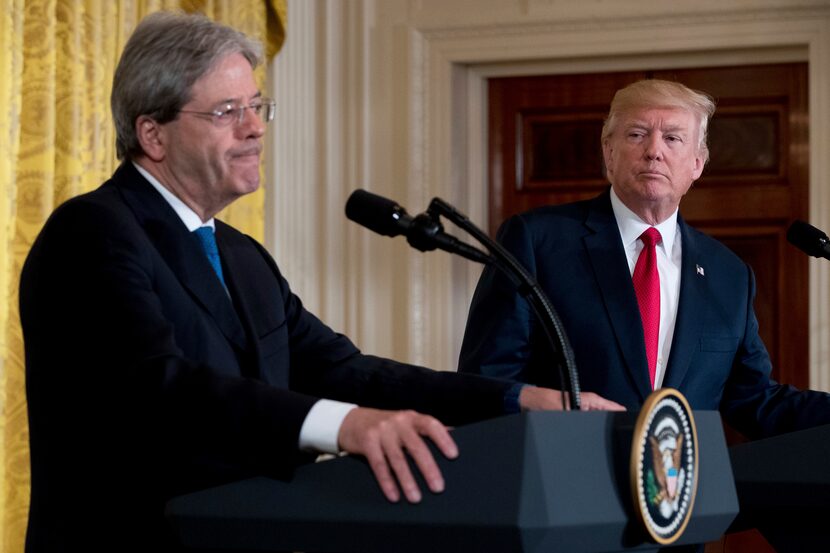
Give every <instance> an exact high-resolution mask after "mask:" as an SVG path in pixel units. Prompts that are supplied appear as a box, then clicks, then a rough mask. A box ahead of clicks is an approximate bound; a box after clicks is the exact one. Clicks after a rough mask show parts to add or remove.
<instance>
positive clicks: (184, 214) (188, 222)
mask: <svg viewBox="0 0 830 553" xmlns="http://www.w3.org/2000/svg"><path fill="white" fill-rule="evenodd" d="M132 164H133V165H134V166H135V168H136V170H138V172H139V173H141V176H142V177H144V178H145V179H147V182H149V183H150V184H151V185H153V188H155V189H156V190H158V193H159V194H161V197H162V198H164V199H165V201H167V203H168V204H170V207H172V208H173V211H175V212H176V215H178V216H179V219H181V220H182V223H184V226H186V227H187V230H189V231H190V232H193V231H194V230H196V229H197V228H199V227H210V228H212V229H214V230H216V223H215V222H214V220H213V217H211V218H210V219H208V220H207V221H205V222H204V223H203V222H202V220H201V219H200V218H199V216H198V215H196V212H195V211H193V210H192V209H190V208H189V207H188V206H187V204H186V203H184V202H183V201H181V200H180V199H179V198H178V196H176V195H175V194H173V193H172V192H170V190H168V189H167V188H166V187H165V186H164V185H163V184H161V183H160V182H159V181H158V179H156V178H155V177H154V176H153V175H151V174H150V173H149V172H148V171H147V170H146V169H145V168H144V167H142V166H141V165H139V164H138V163H136V162H135V161H133V162H132Z"/></svg>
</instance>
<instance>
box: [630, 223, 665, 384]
mask: <svg viewBox="0 0 830 553" xmlns="http://www.w3.org/2000/svg"><path fill="white" fill-rule="evenodd" d="M640 240H642V241H643V244H644V247H643V251H641V252H640V257H638V258H637V265H635V266H634V275H633V276H632V277H631V278H632V280H633V281H634V292H635V293H636V294H637V303H638V304H639V306H640V318H641V319H642V320H643V335H644V336H645V339H646V358H647V359H648V376H649V379H650V380H651V388H652V389H654V374H655V372H656V370H657V341H658V339H659V333H660V275H658V274H657V251H656V250H655V246H656V245H657V244H659V243H660V242H661V241H662V240H663V238H662V237H661V236H660V231H658V230H657V229H656V228H654V227H651V228H649V229H647V230H646V231H645V232H644V233H643V234H641V235H640Z"/></svg>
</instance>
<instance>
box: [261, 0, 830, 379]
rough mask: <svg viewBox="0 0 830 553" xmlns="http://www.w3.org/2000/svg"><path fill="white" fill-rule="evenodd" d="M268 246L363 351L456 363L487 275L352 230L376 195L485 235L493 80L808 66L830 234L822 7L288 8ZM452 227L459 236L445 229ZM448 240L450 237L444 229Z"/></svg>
mask: <svg viewBox="0 0 830 553" xmlns="http://www.w3.org/2000/svg"><path fill="white" fill-rule="evenodd" d="M288 8H289V9H288V17H289V20H288V38H287V41H286V45H285V47H284V49H283V51H282V52H281V53H280V55H279V56H278V59H277V60H276V62H275V64H274V66H273V68H272V69H273V70H272V75H271V77H272V81H273V83H274V85H273V86H274V96H275V98H276V99H277V102H278V113H277V121H276V125H275V134H276V136H275V137H274V138H275V139H274V140H273V141H272V143H273V151H272V154H271V156H270V158H271V160H270V161H271V166H270V167H269V179H268V184H267V186H268V202H269V203H268V225H267V229H268V231H267V232H268V238H267V244H268V246H269V248H270V249H271V250H272V252H274V253H275V255H276V257H277V260H278V261H279V262H280V264H281V267H282V269H283V270H284V272H285V273H286V275H287V276H288V278H289V281H290V282H291V283H292V285H293V287H294V289H295V290H296V291H297V292H298V293H299V294H300V295H301V297H303V298H304V300H305V302H306V304H307V305H308V306H309V307H310V308H311V309H312V310H313V311H314V312H316V313H317V314H318V315H320V317H321V318H322V319H323V320H325V321H326V322H328V323H329V324H331V325H332V326H333V327H335V328H336V329H338V330H340V331H342V332H345V333H346V334H348V335H349V336H351V337H352V338H353V339H354V340H355V342H356V343H357V344H358V345H359V346H360V347H361V348H362V349H363V350H364V351H367V352H371V353H376V354H380V355H387V356H392V357H395V358H398V359H401V360H405V361H410V362H414V363H421V364H426V365H429V366H432V367H434V368H439V369H454V367H455V362H456V359H457V352H458V348H459V347H460V342H461V337H462V335H463V329H464V321H465V318H466V309H467V305H468V303H469V299H470V297H471V295H472V290H473V286H474V284H475V281H476V279H477V276H478V273H479V272H480V268H479V267H476V266H474V265H473V264H472V263H469V262H466V261H464V260H459V259H453V258H451V257H450V256H449V255H448V254H445V253H442V252H431V253H427V254H422V253H419V252H415V251H413V250H410V249H409V247H408V246H407V245H406V243H405V241H404V239H403V238H400V237H399V238H395V239H389V238H384V237H380V236H376V235H372V234H371V233H370V232H369V231H367V230H365V229H362V228H360V227H358V226H357V225H355V224H354V223H351V222H349V221H347V220H346V218H345V216H344V215H343V206H344V205H345V201H346V199H347V198H348V195H349V193H350V192H351V191H352V190H354V189H356V188H366V189H369V190H372V191H374V192H376V193H379V194H382V195H385V196H388V197H391V198H393V199H396V200H397V201H399V202H400V203H401V204H402V205H404V206H405V207H407V208H408V209H409V211H410V212H411V213H417V212H420V211H422V210H423V209H425V208H426V206H427V205H428V203H429V200H430V199H431V198H432V197H434V196H440V197H442V198H444V199H446V200H448V201H450V202H451V203H453V204H455V205H457V206H458V207H460V208H461V209H462V211H465V212H466V213H467V214H468V215H469V216H470V218H471V219H472V220H473V221H474V222H476V223H477V224H478V225H479V226H480V227H483V228H486V226H487V221H486V193H485V191H486V147H485V145H486V136H485V131H486V121H485V113H486V109H485V108H486V88H485V84H486V79H487V78H488V77H491V76H496V75H508V74H509V75H515V74H540V73H574V72H593V71H605V70H628V69H644V68H658V67H679V66H702V65H724V64H736V63H766V62H778V61H796V60H804V61H807V62H808V63H809V67H810V69H809V86H810V89H809V95H810V106H809V107H810V149H811V152H813V155H812V156H811V157H810V198H811V213H810V215H811V217H810V220H811V222H812V223H813V224H815V225H816V226H819V227H821V228H828V227H830V194H828V183H830V159H827V157H828V156H826V155H821V153H822V152H830V125H828V123H830V71H828V69H830V1H828V0H675V1H673V2H662V1H659V0H616V1H614V2H610V1H607V0H513V1H508V0H411V1H405V0H289V2H288ZM448 227H450V225H448ZM448 230H451V231H452V230H453V229H452V228H448ZM824 265H825V264H822V263H820V262H817V261H816V260H812V261H811V267H810V299H811V311H810V329H809V332H810V342H811V348H810V359H811V367H810V378H811V383H812V386H813V387H816V388H821V389H825V390H830V351H828V348H829V347H830V346H827V345H826V344H830V339H829V338H830V273H828V268H826V267H825V266H824Z"/></svg>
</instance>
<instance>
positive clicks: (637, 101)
mask: <svg viewBox="0 0 830 553" xmlns="http://www.w3.org/2000/svg"><path fill="white" fill-rule="evenodd" d="M637 108H680V109H685V110H688V111H690V112H692V114H693V115H694V116H695V118H697V121H698V124H699V125H700V127H699V129H698V145H697V147H698V152H699V153H700V155H701V157H702V158H703V162H704V163H706V162H707V161H709V147H708V146H707V145H706V139H707V134H706V133H707V128H708V125H709V119H710V118H711V117H712V115H713V114H714V113H715V101H714V100H713V99H712V97H711V96H709V95H708V94H706V93H704V92H700V91H698V90H692V89H691V88H689V87H687V86H685V85H682V84H680V83H676V82H672V81H662V80H659V79H645V80H642V81H637V82H636V83H633V84H630V85H628V86H627V87H625V88H622V89H620V90H618V91H617V93H616V94H614V99H613V100H612V101H611V110H610V111H609V112H608V117H607V118H606V119H605V124H604V125H603V126H602V141H603V143H604V142H605V141H606V140H607V139H608V138H609V137H610V136H611V135H612V134H613V133H614V130H615V128H616V124H617V117H618V116H619V115H620V114H621V113H623V112H626V111H629V110H631V109H637Z"/></svg>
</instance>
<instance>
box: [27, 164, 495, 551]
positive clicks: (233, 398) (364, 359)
mask: <svg viewBox="0 0 830 553" xmlns="http://www.w3.org/2000/svg"><path fill="white" fill-rule="evenodd" d="M216 238H217V242H218V246H219V251H220V255H221V258H222V263H223V270H224V275H225V280H226V282H227V287H228V290H227V292H226V290H225V289H224V288H223V287H222V285H221V284H220V282H219V280H218V279H217V277H216V275H215V273H214V272H213V269H212V267H211V266H210V264H209V262H208V260H207V259H206V257H205V255H204V254H203V253H202V251H201V249H200V247H199V245H198V243H197V241H196V238H195V237H194V236H192V235H191V233H189V232H188V231H187V229H186V227H185V226H184V224H183V223H182V222H181V220H180V219H179V217H178V216H177V215H176V214H175V212H174V211H173V209H172V208H171V207H170V206H169V205H168V204H167V202H166V201H165V200H164V199H163V198H162V197H161V195H160V194H159V193H158V192H157V191H156V190H155V189H153V188H152V186H151V185H150V184H149V183H148V182H147V181H146V180H145V179H144V178H143V177H142V176H141V175H140V174H139V173H138V172H137V171H136V169H135V168H134V167H133V165H132V164H131V163H126V164H124V165H122V166H121V167H120V168H119V169H118V170H117V171H116V173H115V174H114V175H113V177H112V179H110V180H109V181H108V182H106V183H105V184H104V185H103V186H101V187H100V188H99V189H98V190H96V191H93V192H91V193H89V194H85V195H83V196H79V197H77V198H74V199H72V200H70V201H68V202H66V203H65V204H63V205H62V206H60V207H59V208H58V209H57V210H56V211H55V212H54V213H53V214H52V216H51V217H50V218H49V220H48V221H47V223H46V225H45V226H44V228H43V230H42V232H41V233H40V235H39V236H38V238H37V240H36V241H35V243H34V245H33V246H32V249H31V252H30V254H29V256H28V258H27V261H26V264H25V266H24V268H23V273H22V277H21V287H20V311H21V320H22V325H23V334H24V340H25V353H26V388H27V397H28V408H29V422H30V444H31V463H32V502H31V510H30V518H29V530H28V535H27V550H28V551H37V552H39V551H129V550H135V551H162V550H174V549H176V545H175V540H174V539H173V538H172V537H171V535H170V531H169V529H168V528H167V526H166V524H165V521H164V517H163V510H164V505H165V502H166V501H167V500H168V499H169V498H170V497H172V496H175V495H178V494H181V493H184V492H187V491H191V490H194V489H198V488H202V487H206V486H210V485H214V484H217V483H220V482H224V481H227V480H232V479H238V478H242V477H246V476H249V475H253V474H264V475H270V476H273V477H275V478H289V477H290V475H291V473H292V470H293V468H294V467H295V466H296V465H297V464H298V463H302V462H306V461H308V460H309V459H310V457H309V455H307V454H304V453H302V452H300V451H298V447H297V444H298V436H299V430H300V427H301V425H302V423H303V421H304V420H305V417H306V415H307V413H308V411H309V409H310V408H311V406H312V405H313V404H314V403H315V402H316V401H317V399H318V398H319V397H327V398H331V399H339V400H344V401H351V402H355V403H358V404H361V405H364V406H372V407H379V408H412V409H416V410H418V411H421V412H427V413H431V414H433V415H435V416H437V417H438V418H440V419H441V420H443V421H444V422H445V423H447V424H451V425H458V424H463V423H466V422H471V421H474V420H480V419H483V418H486V417H491V416H496V415H499V414H502V413H503V410H504V395H505V392H506V390H507V388H509V386H510V383H505V382H499V381H494V380H491V379H481V378H471V377H469V376H468V375H459V374H456V373H447V372H434V371H430V370H427V369H424V368H420V367H414V366H410V365H404V364H400V363H395V362H392V361H389V360H386V359H381V358H378V357H373V356H368V355H363V354H361V353H360V352H359V351H358V349H357V348H356V347H355V346H354V345H353V344H352V343H351V342H350V341H349V340H348V339H347V338H346V337H344V336H342V335H340V334H338V333H336V332H334V331H332V330H331V329H330V328H328V327H327V326H325V325H324V324H323V323H322V322H321V321H320V320H318V319H317V318H316V317H315V316H314V315H312V314H311V313H309V312H308V311H306V310H305V309H304V308H303V305H302V303H301V302H300V299H299V298H298V297H297V296H296V295H294V294H293V293H292V292H291V290H290V288H289V286H288V283H287V282H286V280H285V279H284V278H283V277H282V275H281V274H280V271H279V269H278V268H277V265H276V264H275V263H274V261H273V260H272V259H271V257H270V256H269V255H268V254H267V253H266V251H265V250H264V248H263V247H262V246H261V245H260V244H258V243H257V242H256V241H255V240H253V239H252V238H250V237H248V236H245V235H243V234H241V233H239V232H237V231H236V230H234V229H233V228H231V227H229V226H228V225H225V224H223V223H222V222H221V221H217V222H216ZM367 470H368V468H367Z"/></svg>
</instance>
